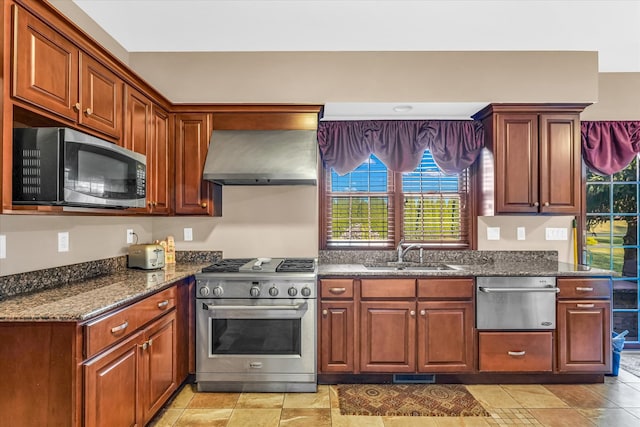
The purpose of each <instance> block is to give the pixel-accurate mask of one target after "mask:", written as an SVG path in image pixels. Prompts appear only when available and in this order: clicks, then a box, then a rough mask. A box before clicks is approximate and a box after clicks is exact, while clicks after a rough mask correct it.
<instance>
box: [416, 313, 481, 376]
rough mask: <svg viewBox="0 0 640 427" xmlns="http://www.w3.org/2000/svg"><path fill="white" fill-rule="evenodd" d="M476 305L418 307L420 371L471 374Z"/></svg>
mask: <svg viewBox="0 0 640 427" xmlns="http://www.w3.org/2000/svg"><path fill="white" fill-rule="evenodd" d="M473 320H474V317H473V303H472V302H471V301H468V302H447V301H437V302H420V303H418V371H421V372H464V371H472V370H473V368H474V363H473Z"/></svg>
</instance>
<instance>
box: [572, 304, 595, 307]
mask: <svg viewBox="0 0 640 427" xmlns="http://www.w3.org/2000/svg"><path fill="white" fill-rule="evenodd" d="M576 307H578V308H593V307H595V305H594V304H576Z"/></svg>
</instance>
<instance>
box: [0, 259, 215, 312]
mask: <svg viewBox="0 0 640 427" xmlns="http://www.w3.org/2000/svg"><path fill="white" fill-rule="evenodd" d="M208 264H210V263H184V264H181V263H178V264H171V265H167V266H166V267H165V268H163V269H161V270H150V271H145V270H135V269H123V270H121V271H118V272H115V273H112V274H107V275H103V276H99V277H95V278H92V279H87V280H82V281H78V282H75V283H70V284H67V285H63V286H60V287H56V288H53V289H47V290H43V291H38V292H33V293H28V294H23V295H17V296H14V297H11V298H9V299H7V300H4V301H0V321H84V320H87V319H90V318H92V317H95V316H98V315H100V314H103V313H105V312H107V311H109V310H111V309H114V308H117V307H120V306H124V305H126V304H128V303H130V302H133V301H135V300H138V299H140V298H142V297H144V296H145V295H150V294H153V293H155V292H157V291H159V290H162V289H164V288H167V287H169V286H170V285H171V284H173V283H175V282H177V281H179V280H181V279H184V278H185V277H188V276H191V275H193V274H195V273H197V272H199V271H200V270H201V269H202V268H203V267H205V266H206V265H208Z"/></svg>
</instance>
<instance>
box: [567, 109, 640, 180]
mask: <svg viewBox="0 0 640 427" xmlns="http://www.w3.org/2000/svg"><path fill="white" fill-rule="evenodd" d="M580 127H581V129H580V130H581V134H582V155H583V158H584V162H585V163H586V164H587V166H588V167H589V168H590V169H592V170H593V171H595V172H597V173H599V174H602V175H611V174H614V173H617V172H620V171H621V170H623V169H624V168H626V167H627V166H628V165H629V163H631V160H633V158H634V157H635V155H636V154H638V153H639V152H640V121H593V122H591V121H584V122H581V123H580Z"/></svg>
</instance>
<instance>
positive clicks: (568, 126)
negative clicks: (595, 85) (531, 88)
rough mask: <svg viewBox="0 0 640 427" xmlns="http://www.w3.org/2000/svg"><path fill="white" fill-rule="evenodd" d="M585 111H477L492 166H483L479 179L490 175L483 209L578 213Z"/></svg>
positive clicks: (505, 106) (553, 108) (513, 107)
mask: <svg viewBox="0 0 640 427" xmlns="http://www.w3.org/2000/svg"><path fill="white" fill-rule="evenodd" d="M585 107H586V104H580V105H512V104H493V105H489V106H488V107H486V108H485V109H483V110H482V111H480V112H478V113H477V114H476V115H475V116H474V118H475V119H479V120H482V121H483V123H484V126H485V132H486V146H487V148H488V149H489V150H490V152H491V153H492V154H493V164H492V165H490V166H487V165H484V167H483V175H488V176H490V175H493V188H491V189H486V188H483V194H484V195H485V200H483V205H484V206H491V205H493V210H494V212H493V213H495V214H500V213H551V214H563V215H579V214H580V212H581V209H582V197H581V193H582V192H581V164H582V163H581V155H580V112H581V111H582V110H583V109H584V108H585ZM492 193H493V199H492V200H491V194H492ZM487 199H489V200H487ZM487 210H488V212H483V213H487V214H490V213H491V212H490V211H491V210H490V209H485V211H487Z"/></svg>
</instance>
